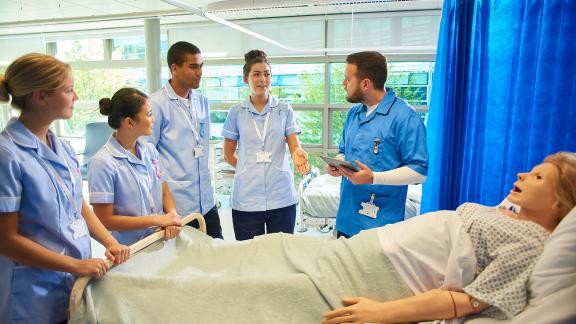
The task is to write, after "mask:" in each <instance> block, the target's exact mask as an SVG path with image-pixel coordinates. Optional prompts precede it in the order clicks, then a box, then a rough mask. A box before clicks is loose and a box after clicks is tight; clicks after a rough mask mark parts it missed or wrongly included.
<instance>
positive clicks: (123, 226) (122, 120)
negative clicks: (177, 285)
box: [88, 88, 182, 245]
mask: <svg viewBox="0 0 576 324" xmlns="http://www.w3.org/2000/svg"><path fill="white" fill-rule="evenodd" d="M100 113H102V114H103V115H105V116H108V125H110V127H112V128H113V129H115V132H114V133H113V134H112V136H110V138H109V139H108V142H107V143H106V144H105V145H104V146H103V147H102V148H101V149H100V150H99V151H98V153H96V155H94V157H93V158H92V159H91V160H90V164H89V166H88V186H89V190H90V204H92V206H93V208H94V212H95V213H96V215H97V216H98V218H99V219H100V221H101V222H102V223H103V224H104V226H106V228H107V229H109V230H111V231H113V232H112V234H113V235H114V237H115V238H116V239H117V240H118V242H120V243H122V244H126V245H131V244H133V243H135V242H136V241H138V240H141V239H142V238H144V237H146V236H148V235H150V234H152V233H153V231H154V230H156V229H158V228H162V229H165V238H166V239H171V238H174V237H176V236H177V235H178V233H180V228H181V225H182V224H181V222H180V216H179V215H178V213H177V211H176V206H175V203H174V199H173V198H172V194H171V192H170V188H169V187H168V184H167V183H166V181H165V179H164V177H165V173H164V170H163V167H162V164H161V161H160V159H159V157H158V151H156V148H155V147H154V145H152V144H150V143H146V142H142V141H141V140H140V137H141V136H148V135H151V134H152V125H153V124H154V118H153V117H152V110H151V108H150V104H149V103H148V99H147V97H146V95H145V94H144V93H142V92H140V91H138V90H136V89H133V88H123V89H120V90H118V91H117V92H116V93H115V94H114V96H112V99H109V98H102V99H100ZM164 213H166V214H164Z"/></svg>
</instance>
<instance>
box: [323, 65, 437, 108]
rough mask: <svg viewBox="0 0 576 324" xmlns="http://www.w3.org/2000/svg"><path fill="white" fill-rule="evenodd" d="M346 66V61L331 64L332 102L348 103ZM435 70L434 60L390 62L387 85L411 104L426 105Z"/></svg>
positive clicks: (428, 100)
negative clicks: (345, 77)
mask: <svg viewBox="0 0 576 324" xmlns="http://www.w3.org/2000/svg"><path fill="white" fill-rule="evenodd" d="M345 66H346V64H345V63H332V64H331V65H330V73H331V80H330V103H333V104H336V103H346V91H345V90H344V87H343V86H342V80H343V79H344V68H345ZM433 70H434V63H433V62H389V63H388V79H387V80H386V86H387V87H391V88H392V89H393V90H394V92H395V93H396V95H397V96H398V97H401V98H403V99H405V100H406V101H408V102H409V103H410V104H411V105H414V106H417V105H418V106H426V105H428V104H429V102H430V90H431V85H432V73H433Z"/></svg>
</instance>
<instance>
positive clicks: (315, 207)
mask: <svg viewBox="0 0 576 324" xmlns="http://www.w3.org/2000/svg"><path fill="white" fill-rule="evenodd" d="M341 181H342V177H332V176H331V175H329V174H323V175H320V171H319V170H318V168H312V170H311V172H310V173H308V174H307V175H306V176H304V177H303V178H302V181H301V182H300V184H299V185H298V197H299V198H298V199H299V204H298V205H299V207H300V209H299V213H298V225H297V230H298V231H299V232H305V231H306V230H307V229H308V228H319V229H324V228H332V227H334V226H335V225H336V213H337V212H338V204H339V203H340V183H341ZM421 198H422V185H421V184H419V185H410V186H408V194H407V195H406V209H405V211H404V219H408V218H410V217H413V216H416V215H418V214H420V202H421Z"/></svg>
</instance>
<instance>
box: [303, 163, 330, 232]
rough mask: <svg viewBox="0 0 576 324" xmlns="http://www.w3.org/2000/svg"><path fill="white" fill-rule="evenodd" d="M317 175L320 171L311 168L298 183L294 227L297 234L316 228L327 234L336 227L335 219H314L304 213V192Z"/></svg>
mask: <svg viewBox="0 0 576 324" xmlns="http://www.w3.org/2000/svg"><path fill="white" fill-rule="evenodd" d="M319 175H320V170H319V169H318V168H317V167H313V168H312V169H311V170H310V172H308V174H306V175H305V176H304V177H303V178H302V181H300V184H299V185H298V206H299V212H298V222H297V225H296V230H297V231H298V232H306V231H307V230H308V229H309V228H316V229H318V230H319V231H321V232H329V231H330V230H331V229H332V228H334V226H336V217H314V216H312V215H309V214H308V213H306V211H304V208H303V206H304V205H303V199H302V197H303V194H304V191H305V190H306V188H308V186H309V185H310V183H311V182H312V180H314V179H315V178H316V177H318V176H319ZM326 229H328V230H326Z"/></svg>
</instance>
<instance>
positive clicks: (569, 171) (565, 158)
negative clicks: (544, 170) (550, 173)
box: [544, 152, 576, 217]
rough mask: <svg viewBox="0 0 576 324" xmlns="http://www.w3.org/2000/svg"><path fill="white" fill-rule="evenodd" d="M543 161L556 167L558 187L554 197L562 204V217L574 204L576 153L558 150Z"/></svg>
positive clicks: (575, 193)
mask: <svg viewBox="0 0 576 324" xmlns="http://www.w3.org/2000/svg"><path fill="white" fill-rule="evenodd" d="M544 163H550V164H553V165H554V166H556V168H557V169H558V186H557V187H558V188H557V190H556V198H557V199H558V200H559V201H560V204H561V205H562V210H563V213H562V217H564V216H566V214H568V213H569V212H570V210H572V208H574V206H576V153H571V152H558V153H556V154H552V155H549V156H548V157H546V158H545V159H544Z"/></svg>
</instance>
